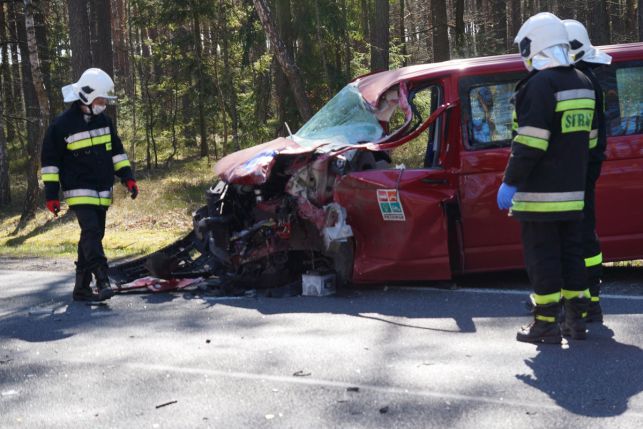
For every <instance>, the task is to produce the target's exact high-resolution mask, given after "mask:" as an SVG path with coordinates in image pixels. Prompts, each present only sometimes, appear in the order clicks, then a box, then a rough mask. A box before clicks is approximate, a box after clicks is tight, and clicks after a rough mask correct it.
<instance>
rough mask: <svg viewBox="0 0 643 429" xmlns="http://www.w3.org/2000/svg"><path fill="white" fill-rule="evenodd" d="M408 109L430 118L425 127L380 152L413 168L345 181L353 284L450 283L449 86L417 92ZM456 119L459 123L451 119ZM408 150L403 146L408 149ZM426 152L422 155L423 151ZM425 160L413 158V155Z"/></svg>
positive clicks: (341, 191) (341, 192)
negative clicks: (400, 158) (352, 244)
mask: <svg viewBox="0 0 643 429" xmlns="http://www.w3.org/2000/svg"><path fill="white" fill-rule="evenodd" d="M417 87H419V88H420V89H419V90H418V91H417V92H413V91H411V96H410V97H409V98H410V100H409V101H410V103H414V102H415V103H416V105H415V108H416V109H417V110H420V109H422V106H424V109H425V111H424V112H423V113H422V114H421V116H422V117H423V118H427V117H428V119H426V120H425V121H424V122H423V124H422V126H420V127H418V128H417V129H416V130H415V131H413V132H412V133H411V134H410V135H407V136H405V137H404V138H403V139H400V140H398V141H397V142H390V143H385V144H382V145H379V146H378V147H377V148H378V149H381V150H387V151H388V150H393V154H392V155H393V156H392V158H393V164H395V162H396V161H395V160H396V151H404V153H406V156H405V159H406V160H407V161H406V162H410V164H409V165H404V166H402V165H397V166H395V168H390V169H383V170H367V171H361V172H357V173H351V174H348V175H346V176H344V177H343V178H342V180H341V182H340V183H339V185H338V187H337V188H336V191H335V200H336V201H337V202H339V203H340V204H341V205H342V206H343V207H345V208H346V210H347V215H348V223H349V224H350V225H351V227H352V228H353V234H354V240H355V256H354V257H355V261H354V265H353V282H355V283H369V282H382V281H384V280H386V281H413V280H443V279H449V278H451V272H452V271H451V265H450V255H449V234H448V232H449V225H448V222H447V216H446V211H447V207H448V205H449V204H455V200H456V186H457V182H456V175H455V174H454V173H453V172H452V170H450V169H448V168H445V165H444V164H445V162H446V161H445V160H446V158H447V157H446V155H447V153H448V146H449V145H447V144H444V143H443V142H444V141H445V138H444V137H445V130H446V129H447V127H448V125H449V124H448V122H449V117H450V116H451V114H450V113H451V111H457V109H453V107H455V105H454V104H448V103H447V104H443V103H442V100H443V99H444V98H445V97H444V85H443V82H441V83H440V84H437V83H433V84H430V83H429V84H427V83H423V84H422V85H417ZM454 116H455V115H454ZM404 142H406V144H404ZM420 148H421V150H420ZM415 151H418V152H421V153H418V155H417V156H408V152H415Z"/></svg>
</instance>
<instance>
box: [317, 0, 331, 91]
mask: <svg viewBox="0 0 643 429" xmlns="http://www.w3.org/2000/svg"><path fill="white" fill-rule="evenodd" d="M313 4H314V6H313V8H314V10H315V36H316V39H317V40H316V41H317V49H319V60H320V62H321V68H322V74H323V76H324V80H325V81H326V82H325V83H326V85H325V88H326V96H327V97H328V98H330V97H331V96H332V94H331V92H330V88H331V81H330V75H329V74H328V60H327V59H326V47H325V46H324V39H323V37H322V34H321V29H322V25H321V18H320V16H319V4H318V3H317V2H313Z"/></svg>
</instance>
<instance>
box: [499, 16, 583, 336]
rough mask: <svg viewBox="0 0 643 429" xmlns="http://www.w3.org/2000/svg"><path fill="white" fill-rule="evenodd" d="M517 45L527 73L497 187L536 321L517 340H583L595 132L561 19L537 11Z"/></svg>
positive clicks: (579, 75) (519, 90) (526, 25)
mask: <svg viewBox="0 0 643 429" xmlns="http://www.w3.org/2000/svg"><path fill="white" fill-rule="evenodd" d="M515 43H517V44H518V46H519V48H520V55H521V56H522V59H523V61H524V62H525V66H526V67H527V69H528V70H529V71H530V73H529V75H528V76H527V77H526V78H525V79H523V80H522V81H521V82H520V83H519V84H518V86H517V89H516V97H515V108H516V115H517V122H518V128H517V130H516V135H515V137H514V139H513V142H512V147H511V156H510V158H509V161H508V163H507V168H506V170H505V174H504V177H503V181H502V184H501V186H500V188H499V190H498V207H499V208H500V209H509V210H510V212H511V215H512V216H513V217H514V218H515V219H517V220H518V221H519V222H520V226H521V234H522V243H523V251H524V257H525V265H526V267H527V273H528V275H529V279H530V281H531V283H532V286H533V288H534V300H535V304H536V305H535V308H534V321H533V322H532V323H531V324H529V325H527V326H524V327H522V328H521V329H520V330H519V331H518V333H517V337H516V338H517V340H518V341H525V342H534V343H539V342H545V343H560V342H561V339H562V338H561V327H560V326H559V325H558V320H557V318H558V315H559V313H560V305H561V303H560V301H561V296H562V297H563V298H564V303H565V321H564V322H563V325H562V334H563V335H569V336H572V337H573V338H575V339H584V338H585V335H586V334H585V321H584V318H583V315H584V313H586V312H587V307H588V304H589V299H588V298H589V291H588V290H587V284H586V275H585V267H584V263H583V244H582V216H583V205H584V191H585V177H586V174H587V160H588V156H589V140H590V139H589V137H590V132H591V130H592V129H595V118H594V107H595V94H594V89H593V87H592V84H591V82H590V80H589V79H588V78H587V77H586V76H585V75H584V74H583V73H582V72H580V71H578V70H576V69H575V68H574V67H572V65H571V62H570V60H569V56H568V55H569V40H568V37H567V31H566V30H565V26H564V24H563V22H562V21H561V20H560V19H559V18H558V17H556V16H555V15H553V14H551V13H547V12H544V13H539V14H537V15H534V16H532V17H531V18H529V19H528V20H527V21H526V22H525V23H524V24H523V25H522V27H521V28H520V31H519V32H518V35H517V36H516V39H515Z"/></svg>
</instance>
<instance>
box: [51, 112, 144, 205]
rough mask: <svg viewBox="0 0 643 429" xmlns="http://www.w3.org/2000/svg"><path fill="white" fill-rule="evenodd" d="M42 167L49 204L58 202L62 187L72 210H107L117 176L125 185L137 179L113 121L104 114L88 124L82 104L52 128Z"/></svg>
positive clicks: (55, 120)
mask: <svg viewBox="0 0 643 429" xmlns="http://www.w3.org/2000/svg"><path fill="white" fill-rule="evenodd" d="M41 165H42V170H41V173H42V180H43V182H44V183H45V197H46V198H47V200H55V199H59V190H60V187H62V191H63V197H64V198H65V200H66V201H67V204H69V205H70V206H78V205H91V206H104V207H108V206H109V205H110V204H111V202H112V186H113V184H114V174H116V175H117V176H118V177H120V178H121V181H122V182H123V183H125V182H126V181H127V180H129V179H133V178H134V177H133V175H132V168H131V165H130V162H129V160H128V158H127V155H126V154H125V151H124V150H123V144H122V143H121V139H120V138H119V137H118V135H117V133H116V129H115V128H114V125H113V124H112V121H111V119H110V118H109V117H108V116H107V115H105V114H103V113H101V114H99V115H96V116H91V119H90V121H89V122H86V121H85V119H84V114H83V112H82V111H81V109H80V104H79V102H75V103H74V104H72V105H71V106H70V107H69V109H67V110H66V111H65V112H63V113H62V114H61V115H59V116H58V117H56V118H55V119H54V120H53V122H52V123H51V124H50V125H49V128H48V129H47V134H46V135H45V139H44V141H43V145H42V157H41Z"/></svg>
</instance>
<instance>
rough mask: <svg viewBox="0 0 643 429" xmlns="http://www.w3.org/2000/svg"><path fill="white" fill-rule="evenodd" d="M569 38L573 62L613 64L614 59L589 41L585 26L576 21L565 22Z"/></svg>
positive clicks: (567, 20) (566, 20)
mask: <svg viewBox="0 0 643 429" xmlns="http://www.w3.org/2000/svg"><path fill="white" fill-rule="evenodd" d="M563 24H564V25H565V29H566V30H567V35H568V37H569V48H570V49H569V54H570V57H571V60H572V61H573V62H578V61H585V62H588V63H595V64H611V63H612V57H611V56H609V55H607V54H606V53H605V52H603V51H601V50H599V49H596V48H595V47H594V46H593V45H592V42H590V40H589V34H587V29H586V28H585V26H584V25H583V24H581V23H580V22H578V21H576V20H575V19H565V20H563Z"/></svg>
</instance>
